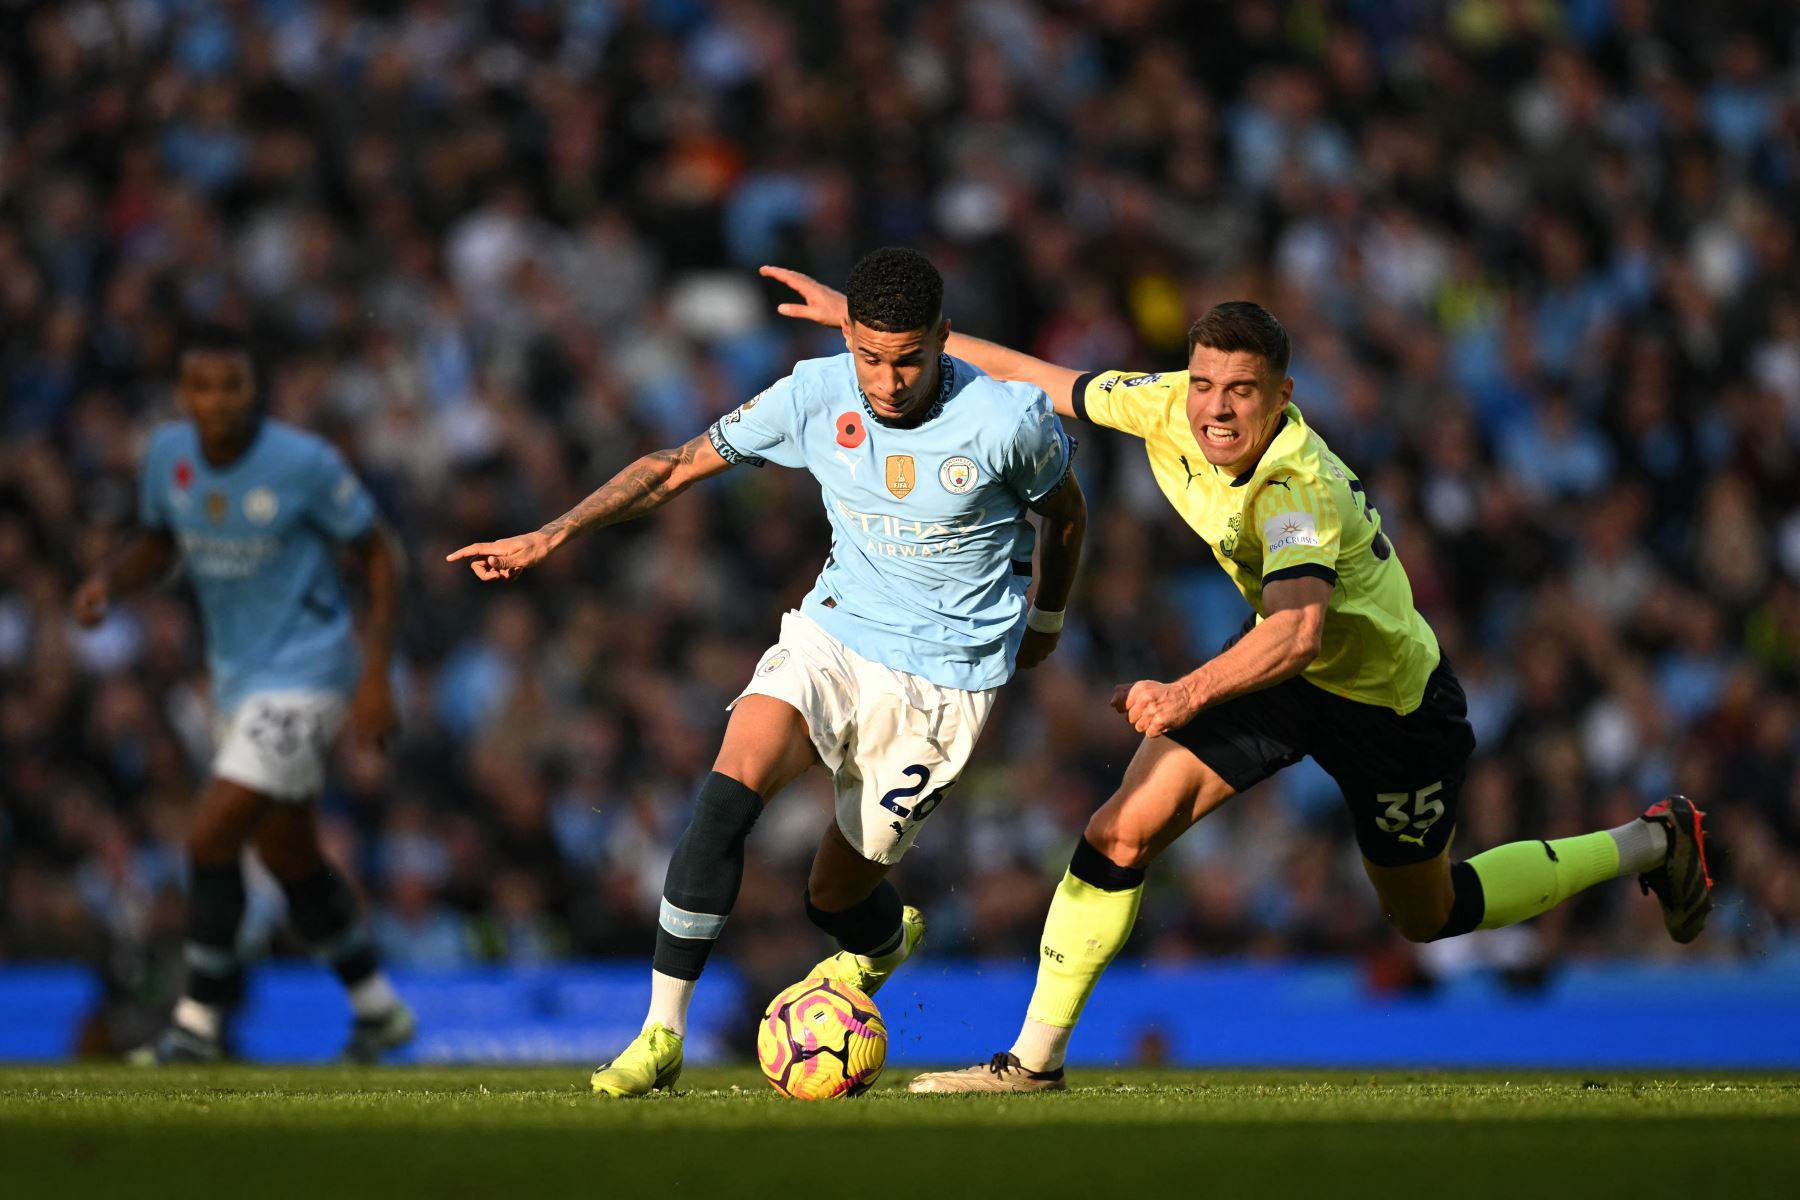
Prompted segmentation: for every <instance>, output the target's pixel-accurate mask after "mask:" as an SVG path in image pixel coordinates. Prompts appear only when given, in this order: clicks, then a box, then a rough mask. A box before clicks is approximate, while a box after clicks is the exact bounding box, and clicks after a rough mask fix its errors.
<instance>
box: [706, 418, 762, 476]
mask: <svg viewBox="0 0 1800 1200" xmlns="http://www.w3.org/2000/svg"><path fill="white" fill-rule="evenodd" d="M706 440H707V441H709V442H711V443H712V447H713V449H714V450H717V451H718V452H719V457H720V458H722V459H724V460H725V461H726V462H728V463H730V464H731V465H732V466H734V467H762V466H767V465H768V461H769V460H768V459H766V458H758V457H756V456H755V455H754V454H745V453H744V452H743V451H742V450H739V449H738V448H737V447H736V446H733V445H732V444H731V443H730V442H728V441H726V440H725V434H724V432H723V431H722V430H721V429H720V428H719V422H717V421H714V422H713V423H712V424H711V425H708V426H707V427H706Z"/></svg>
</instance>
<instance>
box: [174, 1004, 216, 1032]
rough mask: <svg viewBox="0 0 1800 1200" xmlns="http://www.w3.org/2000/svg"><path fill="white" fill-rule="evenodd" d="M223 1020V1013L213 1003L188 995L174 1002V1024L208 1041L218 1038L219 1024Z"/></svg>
mask: <svg viewBox="0 0 1800 1200" xmlns="http://www.w3.org/2000/svg"><path fill="white" fill-rule="evenodd" d="M223 1021H224V1013H223V1012H221V1011H220V1010H219V1009H218V1008H217V1007H215V1006H214V1005H211V1004H202V1003H200V1002H199V1001H198V1000H195V999H193V998H191V997H188V996H183V997H182V998H181V999H179V1000H177V1001H176V1002H175V1024H177V1025H179V1026H181V1028H183V1029H185V1030H187V1031H188V1032H189V1033H192V1034H198V1035H199V1036H200V1037H203V1038H205V1039H207V1040H208V1041H212V1042H216V1041H218V1040H219V1026H220V1025H221V1024H222V1023H223Z"/></svg>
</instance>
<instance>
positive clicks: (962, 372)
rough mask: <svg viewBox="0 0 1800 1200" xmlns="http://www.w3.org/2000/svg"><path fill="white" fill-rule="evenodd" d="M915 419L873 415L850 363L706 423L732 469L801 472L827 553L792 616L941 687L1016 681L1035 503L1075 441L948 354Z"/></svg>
mask: <svg viewBox="0 0 1800 1200" xmlns="http://www.w3.org/2000/svg"><path fill="white" fill-rule="evenodd" d="M940 369H941V377H942V378H941V384H940V387H939V391H938V398H937V400H936V401H935V402H934V403H933V405H932V407H931V409H930V410H929V411H928V413H927V415H926V418H925V420H924V421H922V422H921V423H920V424H918V425H916V426H914V427H912V428H910V429H903V428H900V427H899V426H896V425H890V424H887V423H886V422H884V421H882V420H881V419H880V418H878V417H876V416H875V414H874V412H873V411H872V410H871V409H870V408H869V407H868V403H867V402H866V401H865V400H864V399H863V395H862V390H861V388H859V387H858V386H857V383H856V369H855V367H854V365H853V364H852V362H851V358H850V355H848V354H840V355H838V356H836V357H834V358H818V359H810V360H808V361H805V362H802V363H799V364H797V365H796V366H795V367H794V371H793V374H791V375H789V376H788V377H787V378H785V379H783V380H781V381H780V382H779V383H776V384H775V385H774V386H773V387H771V388H769V389H768V390H767V391H765V392H763V393H762V394H760V395H758V396H757V397H756V398H755V399H753V400H751V401H749V402H748V403H746V404H745V405H743V406H742V407H741V408H738V409H736V410H735V411H733V412H730V413H727V414H726V415H725V416H723V417H721V418H720V419H719V420H718V421H716V422H714V423H713V425H712V427H711V428H710V429H708V430H707V435H708V437H709V438H710V439H711V440H712V444H713V446H714V447H715V448H716V449H717V450H718V451H719V453H720V454H721V455H723V456H724V457H725V459H726V460H727V461H728V462H732V463H750V464H753V465H756V466H761V465H762V464H763V463H764V462H765V461H766V462H773V463H779V464H780V465H782V466H784V467H804V468H806V470H808V471H810V472H811V473H812V475H813V477H814V478H815V479H817V480H818V481H819V491H820V495H821V498H822V499H823V500H824V502H825V514H826V516H827V517H828V518H830V521H831V554H830V556H829V557H827V558H826V560H825V568H824V570H823V571H821V572H820V573H819V581H818V582H817V583H816V584H814V585H813V589H812V591H811V592H809V593H808V594H807V597H806V599H805V601H804V602H802V604H801V606H800V609H801V611H802V612H804V613H805V614H806V615H807V616H809V617H811V618H812V619H813V620H814V621H817V622H818V623H819V625H820V626H822V627H823V628H824V629H825V630H826V631H827V632H828V633H830V634H831V635H832V636H833V637H835V638H837V639H838V640H839V641H841V642H843V643H844V644H845V645H846V646H848V647H850V648H851V649H852V650H854V651H856V652H857V653H858V654H860V655H862V656H863V657H864V658H868V659H872V660H873V661H875V662H878V663H881V664H883V665H885V666H889V667H893V668H895V669H897V670H901V671H906V672H908V673H910V674H914V675H918V676H920V677H921V678H924V679H928V680H930V681H931V682H933V683H936V684H939V685H941V686H943V687H955V688H963V689H966V690H970V691H978V690H981V689H985V688H991V687H998V686H999V685H1000V684H1002V683H1005V682H1006V680H1007V679H1008V678H1009V677H1010V676H1011V675H1012V670H1013V658H1014V656H1015V654H1016V653H1017V651H1018V648H1019V641H1020V639H1021V638H1022V637H1024V634H1025V590H1026V587H1027V585H1029V584H1030V582H1031V556H1032V548H1033V543H1034V540H1035V534H1034V532H1033V530H1032V528H1031V525H1030V524H1029V523H1028V522H1027V521H1026V519H1025V510H1026V506H1027V505H1028V504H1034V503H1037V502H1038V501H1040V500H1042V499H1044V498H1045V497H1046V496H1048V495H1049V494H1050V493H1051V492H1053V491H1055V490H1056V488H1057V487H1059V486H1061V484H1062V482H1063V480H1064V478H1065V477H1066V476H1067V474H1068V471H1069V459H1070V456H1071V454H1073V452H1074V446H1073V444H1072V443H1071V442H1070V440H1069V435H1068V434H1067V433H1065V432H1064V431H1063V427H1062V422H1061V421H1060V420H1059V419H1058V418H1057V415H1056V410H1055V409H1054V408H1052V407H1051V405H1050V399H1049V397H1048V396H1046V395H1044V393H1043V391H1042V390H1040V389H1038V388H1036V387H1033V386H1031V385H1030V384H1025V383H1003V382H1001V381H1000V380H997V379H992V378H989V377H988V376H987V375H984V374H983V373H982V372H981V371H980V370H979V369H978V368H976V367H974V366H971V365H970V364H968V363H966V362H962V361H961V360H959V359H953V358H951V357H950V356H949V355H944V356H943V357H942V359H941V360H940Z"/></svg>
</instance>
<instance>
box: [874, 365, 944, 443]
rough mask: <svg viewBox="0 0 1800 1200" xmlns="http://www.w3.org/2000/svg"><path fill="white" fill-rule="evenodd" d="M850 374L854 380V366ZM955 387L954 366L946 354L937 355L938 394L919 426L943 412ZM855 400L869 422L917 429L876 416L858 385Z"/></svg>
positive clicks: (895, 427)
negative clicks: (859, 404) (860, 405)
mask: <svg viewBox="0 0 1800 1200" xmlns="http://www.w3.org/2000/svg"><path fill="white" fill-rule="evenodd" d="M850 373H851V377H852V378H855V375H856V368H855V367H854V366H853V367H851V368H850ZM955 386H956V366H955V364H954V363H953V362H952V361H951V359H950V356H949V355H948V354H940V355H938V394H937V399H936V400H933V401H932V402H931V407H930V408H928V409H926V410H925V415H924V416H922V417H920V418H919V425H923V424H925V423H926V422H927V421H931V420H935V419H936V417H937V415H938V414H939V413H941V412H943V411H944V405H946V404H948V403H950V389H951V388H953V387H955ZM856 398H857V399H858V400H861V401H862V406H863V411H864V412H866V413H868V414H869V419H870V420H871V421H874V422H875V423H876V424H877V425H885V426H887V427H888V428H890V429H917V428H918V425H902V424H900V423H899V422H898V421H890V420H888V419H887V418H886V417H882V416H877V415H876V413H875V410H874V409H873V408H872V407H870V405H869V398H868V397H867V396H865V395H863V390H862V388H861V386H860V385H859V386H858V387H857V389H856Z"/></svg>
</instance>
